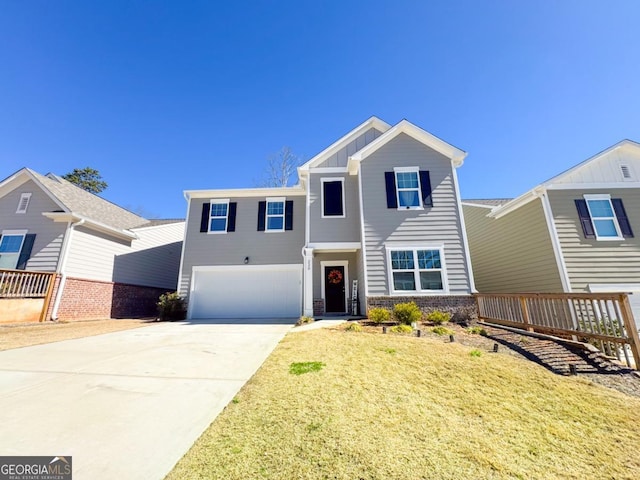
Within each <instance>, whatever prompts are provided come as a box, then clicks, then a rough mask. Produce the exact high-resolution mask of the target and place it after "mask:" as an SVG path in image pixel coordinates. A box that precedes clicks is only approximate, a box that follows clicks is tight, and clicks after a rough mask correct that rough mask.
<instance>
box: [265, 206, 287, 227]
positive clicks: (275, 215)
mask: <svg viewBox="0 0 640 480" xmlns="http://www.w3.org/2000/svg"><path fill="white" fill-rule="evenodd" d="M266 216H267V218H266V220H267V221H266V226H267V229H266V230H267V231H268V232H269V231H272V232H281V231H284V199H271V200H269V199H267V208H266Z"/></svg>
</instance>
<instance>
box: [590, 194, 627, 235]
mask: <svg viewBox="0 0 640 480" xmlns="http://www.w3.org/2000/svg"><path fill="white" fill-rule="evenodd" d="M584 199H585V200H586V202H587V208H588V209H589V215H590V216H591V221H592V222H593V228H594V229H595V231H596V238H597V239H614V240H617V239H622V235H621V234H620V226H619V225H618V220H617V218H616V214H615V212H614V210H613V205H612V204H611V198H610V197H609V195H585V196H584Z"/></svg>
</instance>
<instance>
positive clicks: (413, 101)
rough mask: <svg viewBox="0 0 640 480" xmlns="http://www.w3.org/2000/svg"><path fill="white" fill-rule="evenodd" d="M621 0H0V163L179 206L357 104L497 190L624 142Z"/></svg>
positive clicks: (323, 130)
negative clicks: (413, 129) (440, 144)
mask: <svg viewBox="0 0 640 480" xmlns="http://www.w3.org/2000/svg"><path fill="white" fill-rule="evenodd" d="M639 19H640V2H638V1H636V0H627V1H624V0H615V1H609V2H603V1H594V0H535V1H533V0H531V1H528V2H525V1H513V0H504V1H497V0H496V1H491V0H488V1H473V0H469V1H456V0H442V1H433V0H430V1H398V0H394V1H377V0H370V1H367V2H359V1H358V2H349V1H329V2H324V1H314V2H311V1H302V0H299V1H291V2H286V1H271V2H266V1H259V2H243V3H240V2H214V1H201V2H198V1H189V2H183V1H175V2H167V1H165V2H162V1H118V0H109V1H108V2H80V1H77V2H73V1H64V0H60V1H55V2H52V1H19V0H15V1H14V0H0V177H2V178H4V177H6V176H8V175H10V174H11V173H13V172H14V171H16V170H18V169H20V168H22V167H23V166H28V167H30V168H33V169H34V170H36V171H38V172H41V173H46V172H49V171H52V172H54V173H58V174H63V173H66V172H68V171H70V170H72V169H73V168H76V167H85V166H91V167H93V168H96V169H98V170H99V171H100V172H101V173H102V175H103V177H104V179H105V180H106V181H107V182H108V183H109V188H108V189H107V190H106V191H105V192H104V193H103V196H104V197H105V198H107V199H109V200H111V201H114V202H116V203H118V204H120V205H123V206H126V207H128V208H130V209H132V210H135V211H138V212H139V213H142V214H143V215H145V216H148V217H183V216H184V215H185V210H186V204H185V201H184V199H183V197H182V191H183V190H185V189H201V188H241V187H253V186H255V184H256V180H257V179H258V178H260V176H261V174H262V171H263V170H264V167H265V166H266V163H267V158H268V157H269V156H270V155H271V154H273V153H275V152H277V151H278V150H280V148H281V147H282V146H284V145H288V146H290V147H291V148H292V150H293V151H294V152H295V153H297V154H298V155H300V156H302V157H303V158H305V159H309V158H311V157H312V156H314V155H315V154H316V153H318V152H319V151H321V150H322V149H324V148H325V147H326V146H328V145H329V144H331V143H332V142H333V141H335V140H336V139H338V138H339V137H340V136H342V135H343V134H345V133H346V132H348V131H349V130H351V129H352V128H354V127H355V126H357V125H358V124H360V123H361V122H363V121H364V120H366V119H367V118H369V117H370V116H371V115H376V116H378V117H380V118H382V119H383V120H385V121H387V122H388V123H392V124H393V123H396V122H398V121H399V120H401V119H403V118H406V119H408V120H410V121H411V122H413V123H415V124H417V125H419V126H420V127H422V128H424V129H426V130H427V131H429V132H431V133H433V134H435V135H437V136H439V137H440V138H442V139H443V140H445V141H447V142H449V143H452V144H453V145H455V146H457V147H458V148H461V149H463V150H465V151H467V152H468V153H469V155H468V157H467V159H466V161H465V164H464V165H463V166H462V167H461V168H460V170H459V172H458V173H459V178H460V184H461V190H462V195H463V197H465V198H483V197H484V198H486V197H510V196H516V195H518V194H520V193H523V192H524V191H526V190H528V189H529V188H531V187H533V186H534V185H536V184H537V183H540V182H542V181H544V180H546V179H547V178H549V177H551V176H553V175H555V174H557V173H559V172H560V171H562V170H564V169H566V168H568V167H570V166H572V165H574V164H576V163H578V162H580V161H582V160H584V159H586V158H588V157H590V156H592V155H594V154H596V153H597V152H599V151H601V150H603V149H605V148H607V147H609V146H610V145H612V144H614V143H616V142H618V141H619V140H621V139H623V138H630V139H633V140H636V141H640V36H639V35H638V30H637V24H638V20H639Z"/></svg>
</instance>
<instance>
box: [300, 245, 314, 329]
mask: <svg viewBox="0 0 640 480" xmlns="http://www.w3.org/2000/svg"><path fill="white" fill-rule="evenodd" d="M302 257H303V258H304V273H303V275H302V276H303V282H304V290H303V295H302V297H303V298H302V305H303V307H302V313H303V315H304V316H306V317H313V248H306V247H305V248H303V249H302Z"/></svg>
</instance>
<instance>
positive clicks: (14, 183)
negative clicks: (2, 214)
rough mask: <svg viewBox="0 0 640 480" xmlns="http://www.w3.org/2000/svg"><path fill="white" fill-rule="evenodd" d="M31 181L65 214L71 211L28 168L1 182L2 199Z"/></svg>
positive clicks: (0, 195)
mask: <svg viewBox="0 0 640 480" xmlns="http://www.w3.org/2000/svg"><path fill="white" fill-rule="evenodd" d="M29 180H32V181H33V183H35V184H36V185H37V186H38V187H40V190H42V191H43V192H44V193H45V194H46V195H47V196H48V197H49V198H50V199H51V200H52V201H53V202H54V203H55V204H56V205H57V206H58V207H59V208H60V209H61V210H63V211H65V212H68V211H69V209H68V208H67V206H66V205H65V204H63V203H62V202H61V201H60V200H59V199H58V198H57V197H56V196H55V195H53V193H51V192H50V191H49V189H48V188H47V187H45V186H44V185H43V184H42V182H40V180H38V178H37V176H36V175H35V172H33V170H31V169H29V168H26V167H25V168H22V169H20V170H18V171H17V172H16V173H14V174H13V175H10V176H9V177H7V178H6V179H4V180H3V181H2V182H0V198H2V197H4V196H5V195H7V194H8V193H10V192H12V191H13V190H15V189H16V188H18V187H19V186H20V185H22V184H24V183H26V182H27V181H29Z"/></svg>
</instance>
